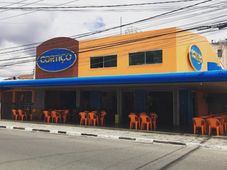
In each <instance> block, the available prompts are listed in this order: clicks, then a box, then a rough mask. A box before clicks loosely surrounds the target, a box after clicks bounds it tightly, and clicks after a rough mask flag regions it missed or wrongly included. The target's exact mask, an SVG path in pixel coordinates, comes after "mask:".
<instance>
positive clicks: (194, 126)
mask: <svg viewBox="0 0 227 170" xmlns="http://www.w3.org/2000/svg"><path fill="white" fill-rule="evenodd" d="M193 129H194V134H196V127H195V125H194V126H193Z"/></svg>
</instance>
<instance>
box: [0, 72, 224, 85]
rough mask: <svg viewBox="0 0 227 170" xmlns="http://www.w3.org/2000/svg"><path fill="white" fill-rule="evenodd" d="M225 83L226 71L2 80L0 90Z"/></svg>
mask: <svg viewBox="0 0 227 170" xmlns="http://www.w3.org/2000/svg"><path fill="white" fill-rule="evenodd" d="M225 81H226V82H227V71H225V70H219V71H206V72H181V73H162V74H138V75H121V76H99V77H80V78H76V77H75V78H51V79H35V80H2V81H0V88H9V87H44V86H53V87H54V86H86V85H104V86H107V85H127V84H165V83H193V82H225Z"/></svg>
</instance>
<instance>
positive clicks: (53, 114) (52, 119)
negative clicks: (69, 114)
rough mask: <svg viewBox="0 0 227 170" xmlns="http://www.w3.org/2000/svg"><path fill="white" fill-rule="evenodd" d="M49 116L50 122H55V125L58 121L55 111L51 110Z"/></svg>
mask: <svg viewBox="0 0 227 170" xmlns="http://www.w3.org/2000/svg"><path fill="white" fill-rule="evenodd" d="M50 115H51V121H52V122H54V121H55V123H58V120H59V118H60V117H59V116H58V114H57V112H56V111H55V110H52V111H51V112H50Z"/></svg>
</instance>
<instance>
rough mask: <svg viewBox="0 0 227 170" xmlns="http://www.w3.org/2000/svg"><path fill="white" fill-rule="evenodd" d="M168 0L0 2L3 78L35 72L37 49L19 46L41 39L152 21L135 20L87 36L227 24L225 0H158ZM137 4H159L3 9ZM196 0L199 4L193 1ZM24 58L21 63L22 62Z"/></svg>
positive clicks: (226, 34) (214, 33)
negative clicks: (59, 9) (30, 8)
mask: <svg viewBox="0 0 227 170" xmlns="http://www.w3.org/2000/svg"><path fill="white" fill-rule="evenodd" d="M167 1H174V0H133V1H132V0H114V1H112V0H57V1H56V0H0V30H1V31H0V79H4V78H7V77H12V76H18V75H20V74H31V73H32V71H33V69H34V64H35V63H34V62H31V61H32V60H34V58H32V56H35V53H36V52H35V48H31V49H30V50H21V49H23V48H26V47H23V48H22V47H19V46H21V45H26V44H31V43H37V44H36V45H34V46H33V47H35V46H37V45H38V44H39V43H41V42H43V41H46V40H48V39H51V38H54V37H59V36H60V37H62V36H63V37H72V36H75V35H78V34H81V33H87V32H96V31H101V30H105V29H108V28H111V27H114V26H119V25H124V24H127V23H130V22H135V21H137V20H141V19H144V18H149V17H151V19H150V20H147V21H146V22H140V23H138V24H132V25H129V26H126V27H122V28H121V29H120V28H118V29H114V30H111V31H107V32H104V33H101V34H96V35H94V36H90V37H84V38H83V39H92V38H100V37H104V36H113V35H119V34H128V33H132V32H142V31H146V30H154V29H160V28H168V27H180V28H182V29H187V28H192V27H195V26H201V25H203V26H215V25H217V24H219V23H223V22H227V13H226V12H227V0H213V1H212V0H210V1H209V0H182V1H184V2H172V3H162V4H160V2H167ZM136 3H156V4H152V5H144V6H130V7H114V8H104V7H99V8H79V9H76V10H75V9H74V10H71V11H66V10H61V11H56V10H54V11H43V10H38V9H32V10H13V9H5V8H4V9H3V8H1V7H48V6H49V7H63V6H65V7H70V6H71V7H78V6H101V5H102V6H103V5H117V4H136ZM157 3H159V4H157ZM197 3H201V4H200V5H195V4H197ZM193 5H194V6H193ZM189 6H191V7H189ZM225 13H226V14H225ZM152 17H153V18H152ZM195 31H197V32H198V33H200V34H202V35H203V36H205V37H207V39H208V40H209V41H211V40H215V41H218V40H224V39H226V38H227V31H226V29H223V30H219V29H217V28H212V29H209V30H205V31H204V30H200V31H199V30H195ZM204 32H205V33H204ZM79 40H80V39H79ZM15 47H17V48H15ZM29 47H30V46H29ZM26 56H31V58H30V59H26V60H23V59H20V60H18V58H20V57H26ZM5 59H11V60H5ZM2 60H3V61H2ZM4 60H5V61H4ZM21 62H22V64H20V63H21Z"/></svg>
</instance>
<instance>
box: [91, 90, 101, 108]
mask: <svg viewBox="0 0 227 170" xmlns="http://www.w3.org/2000/svg"><path fill="white" fill-rule="evenodd" d="M100 105H101V92H98V91H91V92H90V106H91V107H92V108H96V109H98V108H100Z"/></svg>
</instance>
